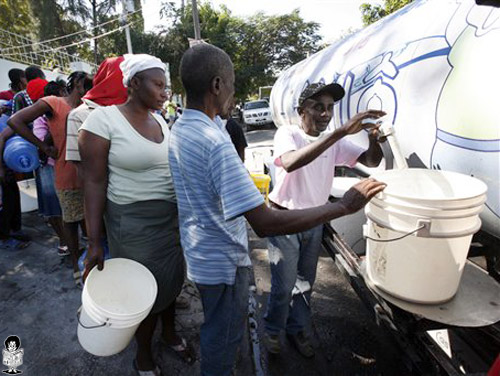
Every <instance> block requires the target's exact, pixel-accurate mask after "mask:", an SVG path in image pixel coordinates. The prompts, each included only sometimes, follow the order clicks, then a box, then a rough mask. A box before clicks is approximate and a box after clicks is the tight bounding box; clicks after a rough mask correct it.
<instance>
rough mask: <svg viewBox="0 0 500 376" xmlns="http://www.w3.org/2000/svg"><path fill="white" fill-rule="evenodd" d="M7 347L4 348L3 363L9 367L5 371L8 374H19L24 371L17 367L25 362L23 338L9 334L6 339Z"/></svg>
mask: <svg viewBox="0 0 500 376" xmlns="http://www.w3.org/2000/svg"><path fill="white" fill-rule="evenodd" d="M4 344H5V349H4V350H2V355H3V364H4V365H6V366H7V367H8V369H6V370H3V371H2V372H3V373H6V374H8V375H18V374H20V373H23V371H19V370H18V369H17V367H19V366H20V365H22V364H23V355H24V350H23V349H22V348H21V340H20V339H19V337H18V336H9V337H7V338H6V339H5V342H4Z"/></svg>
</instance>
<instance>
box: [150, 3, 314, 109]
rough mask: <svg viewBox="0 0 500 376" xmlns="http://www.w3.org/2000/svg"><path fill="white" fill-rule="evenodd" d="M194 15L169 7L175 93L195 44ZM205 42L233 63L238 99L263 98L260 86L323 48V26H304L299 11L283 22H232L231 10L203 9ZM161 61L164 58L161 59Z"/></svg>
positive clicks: (261, 17)
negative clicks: (192, 40) (191, 45)
mask: <svg viewBox="0 0 500 376" xmlns="http://www.w3.org/2000/svg"><path fill="white" fill-rule="evenodd" d="M191 12H192V9H191V7H190V6H186V7H185V8H184V9H175V8H174V7H173V6H172V5H171V4H167V9H166V10H165V13H166V14H170V15H171V16H170V17H173V21H172V22H171V23H170V25H169V26H167V27H165V28H164V29H163V30H162V33H161V35H162V37H164V38H165V40H164V43H163V44H161V45H162V46H163V52H164V53H166V54H167V55H168V56H165V58H166V59H165V60H166V61H169V62H170V67H171V69H170V72H171V77H172V86H173V90H174V91H176V92H180V91H182V85H181V83H180V79H179V77H178V72H179V63H180V59H181V57H182V54H183V53H184V51H185V50H186V49H187V48H188V47H189V42H188V40H189V39H188V38H194V27H193V19H192V16H191V14H192V13H191ZM199 18H200V29H201V36H202V38H203V39H204V40H205V41H207V42H209V43H211V44H214V45H216V46H218V47H220V48H222V49H223V50H224V51H226V52H227V53H228V54H229V56H230V57H231V59H232V61H233V64H234V69H235V75H236V83H235V86H236V96H237V97H238V98H240V99H245V98H247V97H248V96H250V95H252V94H256V93H257V92H258V89H259V86H268V85H272V84H273V83H274V80H275V78H276V76H277V74H278V73H279V72H280V71H282V70H283V69H285V68H287V67H289V66H291V65H293V64H295V63H297V62H299V61H301V60H302V59H304V58H306V57H307V55H308V54H310V53H314V52H316V51H317V50H318V48H319V42H320V39H321V38H320V36H319V35H318V34H317V31H318V28H319V25H318V24H317V23H315V22H305V21H304V20H303V19H302V18H301V17H300V13H299V11H298V10H295V11H293V12H291V13H289V14H285V15H281V16H267V15H265V14H263V13H257V14H255V15H254V16H252V17H249V18H240V17H236V16H233V15H232V14H231V12H230V10H229V9H227V7H224V6H221V7H220V8H214V7H213V6H212V5H211V4H210V3H202V4H201V5H200V6H199ZM159 52H160V51H159ZM160 57H162V56H160Z"/></svg>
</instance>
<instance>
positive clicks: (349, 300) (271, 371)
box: [0, 213, 408, 376]
mask: <svg viewBox="0 0 500 376" xmlns="http://www.w3.org/2000/svg"><path fill="white" fill-rule="evenodd" d="M23 223H24V229H25V231H26V232H27V233H29V234H30V235H31V236H32V237H33V239H34V240H33V242H32V244H31V245H30V246H29V247H28V248H26V249H24V250H16V251H10V250H1V251H0V337H1V338H2V341H3V340H4V338H6V337H7V336H9V335H17V336H19V337H20V339H21V342H22V344H21V347H22V348H23V349H24V364H23V365H22V366H20V367H19V369H20V370H22V371H23V372H24V374H25V375H36V376H39V375H40V376H56V375H57V376H59V375H67V376H72V375H75V376H76V375H96V376H98V375H123V376H128V375H134V374H135V372H134V370H133V368H132V359H133V358H134V353H135V344H134V342H133V341H132V343H131V344H130V345H129V346H128V347H127V348H126V349H125V350H124V351H123V352H122V353H120V354H117V355H114V356H111V357H106V358H99V357H95V356H93V355H90V354H88V353H86V352H85V351H84V350H83V349H82V348H81V346H80V345H79V342H78V339H77V335H76V329H77V318H76V312H77V309H78V307H79V306H80V304H81V290H79V289H78V288H76V287H74V284H73V281H72V276H71V274H72V271H71V269H70V268H68V267H67V264H68V262H65V261H64V260H63V259H61V258H60V257H59V256H58V255H57V253H56V248H55V246H56V239H55V237H54V236H53V235H52V234H53V233H52V231H51V229H50V228H49V227H47V225H46V224H45V223H44V222H43V220H42V219H41V218H40V217H38V216H37V215H36V214H35V213H30V214H25V215H23ZM250 246H251V249H252V250H251V256H252V259H253V262H254V273H255V281H256V285H257V293H256V300H257V317H258V323H259V332H260V333H261V330H262V324H261V318H262V316H263V314H264V312H265V307H266V302H267V296H268V293H269V288H270V274H269V264H268V260H267V242H266V240H262V239H259V238H257V237H256V236H255V235H254V234H253V232H251V231H250ZM314 290H315V291H314V294H313V301H312V311H313V322H314V323H313V328H312V329H313V332H314V333H315V336H314V346H315V348H316V351H317V354H316V356H315V358H314V359H311V360H307V359H304V358H302V357H301V356H300V355H299V354H298V353H297V352H296V351H295V350H294V349H292V348H290V347H289V346H288V345H286V346H284V352H283V354H282V355H281V356H280V357H278V358H269V357H268V356H267V354H266V352H265V350H264V349H263V348H262V346H261V356H262V364H263V369H264V371H265V373H266V374H267V375H276V376H278V375H280V376H281V375H290V376H295V375H297V376H298V375H308V376H309V375H311V376H312V375H403V374H408V372H407V371H406V370H405V368H404V366H403V364H402V362H401V360H400V357H399V356H400V355H399V353H398V352H397V350H396V349H395V348H394V347H393V346H392V342H391V341H390V339H389V337H388V336H387V334H386V333H385V332H383V331H382V330H381V329H379V328H378V327H377V326H376V325H375V324H374V323H373V322H372V321H371V318H370V316H369V315H368V312H367V311H366V309H365V307H364V306H363V305H362V304H361V302H360V301H359V299H358V298H357V296H356V295H355V294H354V292H353V290H352V289H351V287H350V285H348V284H347V283H346V281H345V279H344V277H343V276H342V275H341V274H340V272H339V271H338V270H337V268H336V266H335V264H334V263H333V261H332V260H331V259H330V258H329V257H328V256H326V255H323V256H322V257H321V258H320V262H319V267H318V278H317V283H316V286H315V289H314ZM182 294H183V295H184V296H185V297H187V298H188V299H189V300H190V302H191V308H190V309H188V310H179V311H178V314H177V328H178V330H179V331H180V332H181V334H182V335H183V336H184V337H186V339H187V340H188V341H189V342H190V343H191V344H192V346H193V347H194V348H195V349H196V351H197V352H198V356H199V326H200V325H201V323H202V321H203V313H202V310H201V304H200V301H199V298H198V294H197V291H196V289H195V288H194V287H193V286H192V285H190V284H189V283H186V285H185V287H184V290H183V293H182ZM158 337H159V336H158V333H157V334H156V336H155V343H154V353H155V357H156V359H157V361H158V363H159V364H160V365H161V366H162V368H163V369H164V371H165V375H198V374H199V362H198V361H197V362H196V363H195V364H194V365H191V366H189V365H186V364H185V363H183V362H182V361H181V360H180V359H178V358H177V357H176V355H175V354H173V353H172V352H171V351H169V350H168V349H165V348H163V347H162V346H161V345H160V343H159V342H158ZM285 343H286V341H285ZM250 349H251V347H250V346H249V340H248V337H247V338H245V340H244V343H243V344H242V347H241V351H240V356H239V358H238V362H237V367H236V369H235V375H253V374H254V372H253V363H252V352H251V350H250Z"/></svg>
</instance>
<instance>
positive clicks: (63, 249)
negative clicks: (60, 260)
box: [57, 245, 71, 257]
mask: <svg viewBox="0 0 500 376" xmlns="http://www.w3.org/2000/svg"><path fill="white" fill-rule="evenodd" d="M57 254H58V255H59V256H61V257H64V256H69V255H70V254H71V253H70V252H69V250H68V246H67V245H60V246H59V247H57Z"/></svg>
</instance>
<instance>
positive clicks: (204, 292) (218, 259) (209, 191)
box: [169, 43, 385, 376]
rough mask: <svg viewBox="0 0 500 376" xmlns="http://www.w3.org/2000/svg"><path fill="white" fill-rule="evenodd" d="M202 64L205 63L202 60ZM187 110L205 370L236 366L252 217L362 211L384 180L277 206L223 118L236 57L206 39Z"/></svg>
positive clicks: (185, 148) (283, 222)
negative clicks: (311, 203) (304, 203)
mask: <svg viewBox="0 0 500 376" xmlns="http://www.w3.org/2000/svg"><path fill="white" fill-rule="evenodd" d="M200 62H203V64H200ZM180 73H181V80H182V83H183V86H184V89H185V91H186V108H185V110H184V112H183V114H182V116H181V117H180V118H179V120H177V121H176V122H175V124H174V126H173V127H172V133H171V137H170V145H169V162H170V168H171V173H172V177H173V180H174V188H175V192H176V195H177V205H178V209H179V227H180V232H181V242H182V247H183V249H184V255H185V258H186V264H187V276H188V278H189V279H190V280H192V281H193V282H195V283H196V286H197V288H198V290H199V292H200V296H201V301H202V305H203V313H204V323H203V325H202V327H201V335H200V346H201V374H202V375H203V376H226V375H230V374H231V372H232V368H233V364H234V360H235V356H236V351H237V348H238V345H239V343H240V341H241V339H242V337H243V331H244V328H245V317H246V315H247V310H248V285H249V272H250V270H249V269H250V266H251V262H250V258H249V255H248V240H247V231H246V224H245V218H246V220H247V221H248V222H249V223H250V225H251V226H252V228H253V230H254V231H255V232H256V234H257V235H258V236H260V237H266V236H271V235H278V234H291V233H296V232H299V231H304V230H307V229H309V228H312V227H314V226H317V225H319V224H321V223H325V222H327V221H330V220H332V219H334V218H338V217H340V216H343V215H346V214H351V213H354V212H356V211H358V210H359V209H361V208H362V207H363V206H364V205H366V203H367V202H368V201H369V200H370V199H371V198H372V197H373V196H374V195H376V194H377V193H379V192H381V191H382V190H383V189H384V187H385V185H384V184H383V183H380V182H377V181H375V180H374V179H366V180H363V181H362V182H361V183H359V184H357V185H356V186H355V187H353V188H351V189H350V190H349V191H348V192H347V193H346V195H345V196H344V198H343V199H342V200H340V201H338V202H336V203H328V204H326V205H323V206H319V207H316V208H312V209H305V210H273V209H271V208H268V207H267V206H266V205H265V203H264V199H263V197H262V196H261V194H260V193H259V191H258V190H257V188H256V187H255V185H254V184H253V181H252V180H251V178H250V175H249V174H248V172H247V170H246V169H245V167H244V165H243V163H242V162H241V159H240V158H239V157H238V154H237V152H236V150H235V148H234V146H233V144H232V143H231V140H230V138H229V137H228V136H227V134H226V133H225V130H224V129H223V128H222V127H223V125H222V124H221V123H220V122H215V121H214V120H215V118H216V116H217V115H219V116H220V117H222V118H225V117H227V116H228V111H229V108H230V106H231V103H232V100H233V95H234V69H233V64H232V62H231V59H230V58H229V56H228V55H227V54H226V53H225V52H224V51H223V50H221V49H219V48H217V47H215V46H212V45H210V44H207V43H200V44H196V45H194V46H192V47H190V48H189V49H188V50H187V51H186V52H185V53H184V55H183V57H182V60H181V67H180Z"/></svg>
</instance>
